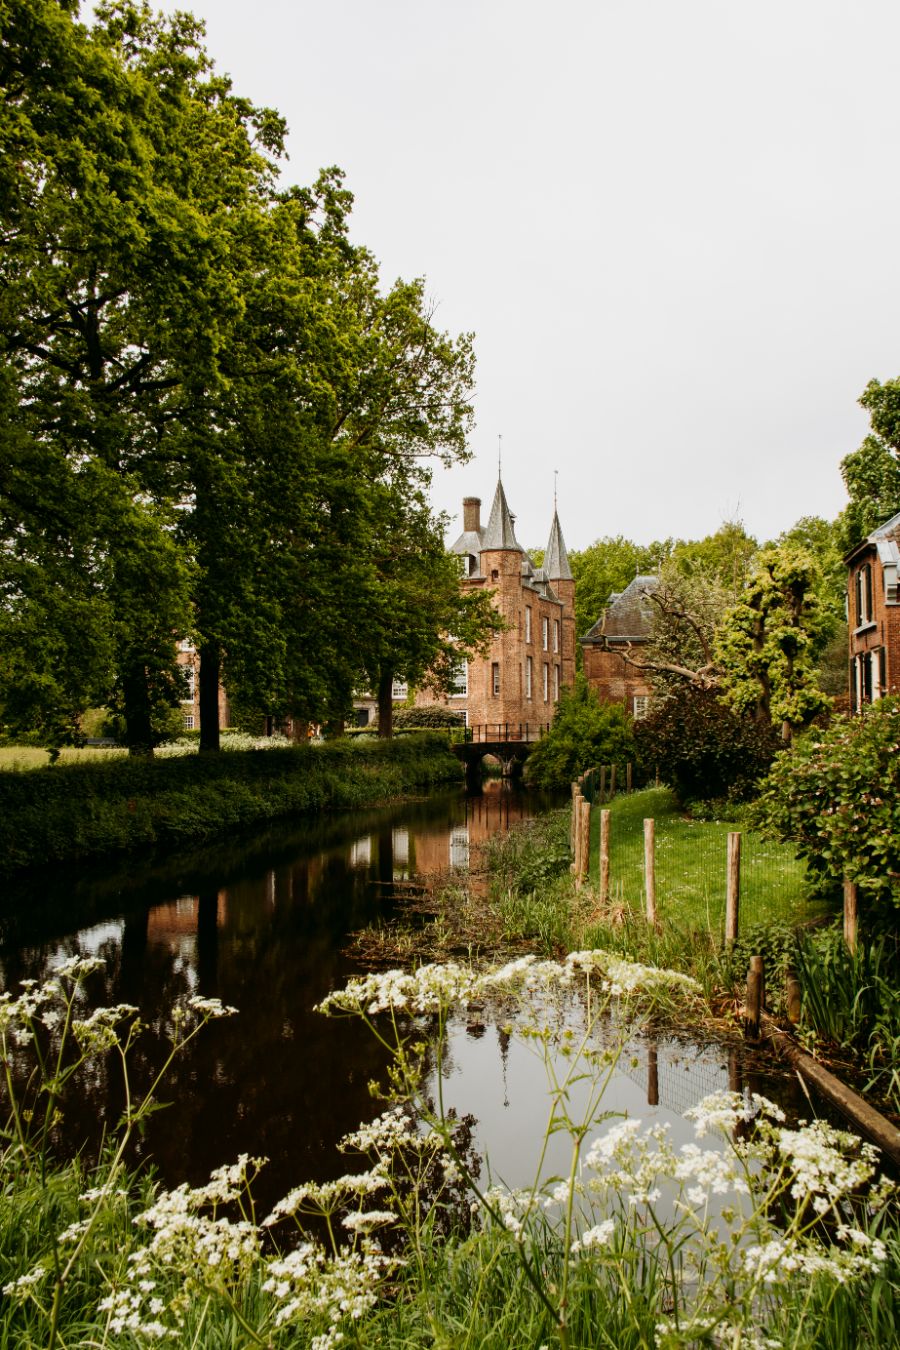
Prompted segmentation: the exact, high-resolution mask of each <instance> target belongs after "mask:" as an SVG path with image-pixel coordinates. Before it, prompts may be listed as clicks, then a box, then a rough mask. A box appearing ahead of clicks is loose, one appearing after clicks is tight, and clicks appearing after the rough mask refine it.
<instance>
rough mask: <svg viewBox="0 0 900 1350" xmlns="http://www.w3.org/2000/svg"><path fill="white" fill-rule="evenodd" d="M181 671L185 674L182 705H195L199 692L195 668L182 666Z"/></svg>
mask: <svg viewBox="0 0 900 1350" xmlns="http://www.w3.org/2000/svg"><path fill="white" fill-rule="evenodd" d="M181 669H182V672H183V674H184V686H183V689H184V692H183V693H182V695H181V701H182V703H193V701H194V695H195V694H196V691H197V677H196V675H195V673H194V667H193V666H182V667H181Z"/></svg>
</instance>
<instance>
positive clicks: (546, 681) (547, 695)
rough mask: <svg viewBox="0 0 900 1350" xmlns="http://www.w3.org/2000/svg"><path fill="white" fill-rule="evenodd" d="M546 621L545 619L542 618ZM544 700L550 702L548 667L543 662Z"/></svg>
mask: <svg viewBox="0 0 900 1350" xmlns="http://www.w3.org/2000/svg"><path fill="white" fill-rule="evenodd" d="M544 622H545V623H546V620H544ZM544 702H545V703H549V702H550V667H549V666H548V665H547V662H546V661H545V662H544Z"/></svg>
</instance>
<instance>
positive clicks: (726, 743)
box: [635, 685, 780, 802]
mask: <svg viewBox="0 0 900 1350" xmlns="http://www.w3.org/2000/svg"><path fill="white" fill-rule="evenodd" d="M635 738H636V741H637V746H638V753H639V756H640V760H641V763H642V764H643V766H644V768H645V770H646V772H648V773H650V772H654V771H658V773H659V776H660V778H661V779H662V780H663V782H665V783H668V784H669V786H670V787H672V788H674V790H675V792H676V793H677V795H678V798H679V800H680V801H682V802H689V801H692V800H701V801H704V800H708V799H710V798H717V797H727V798H728V799H729V800H733V801H744V800H746V799H747V798H748V797H750V796H752V795H753V793H754V792H755V790H756V787H757V784H758V783H759V781H760V779H761V778H763V777H764V775H765V773H766V771H767V769H768V767H769V765H770V764H771V762H772V759H773V756H774V755H775V753H776V751H777V749H778V747H779V745H780V740H779V738H778V737H777V735H776V733H775V732H774V731H773V730H772V728H771V726H769V725H768V724H762V725H760V724H758V723H756V722H754V721H753V720H752V719H751V718H749V717H745V716H740V715H739V714H738V713H736V712H734V710H733V709H731V708H729V707H728V705H727V704H726V703H725V702H724V701H723V700H722V699H721V698H720V697H719V696H718V694H717V693H716V692H715V690H712V689H697V688H694V687H691V686H686V685H685V686H682V687H681V688H679V689H676V690H674V691H673V692H672V693H671V694H669V695H668V696H667V697H666V698H664V699H660V700H658V701H657V702H655V703H653V704H651V707H650V711H649V713H648V715H647V716H646V717H643V718H641V720H640V721H639V722H637V723H636V724H635Z"/></svg>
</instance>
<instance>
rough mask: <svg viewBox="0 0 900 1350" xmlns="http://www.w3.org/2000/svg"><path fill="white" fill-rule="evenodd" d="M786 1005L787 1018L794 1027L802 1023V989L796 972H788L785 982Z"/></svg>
mask: <svg viewBox="0 0 900 1350" xmlns="http://www.w3.org/2000/svg"><path fill="white" fill-rule="evenodd" d="M784 985H785V988H784V995H785V999H784V1001H785V1003H786V1004H787V1018H788V1021H789V1022H792V1023H793V1024H794V1026H796V1025H797V1023H798V1022H799V1021H800V1007H801V1002H802V1000H801V989H800V981H799V980H798V979H797V972H796V970H788V972H787V974H786V976H785V982H784Z"/></svg>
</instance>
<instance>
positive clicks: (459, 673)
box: [449, 661, 469, 698]
mask: <svg viewBox="0 0 900 1350" xmlns="http://www.w3.org/2000/svg"><path fill="white" fill-rule="evenodd" d="M450 679H451V683H450V693H449V697H450V698H468V696H469V663H468V661H457V663H456V665H455V666H454V667H453V673H452V675H451V677H450Z"/></svg>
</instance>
